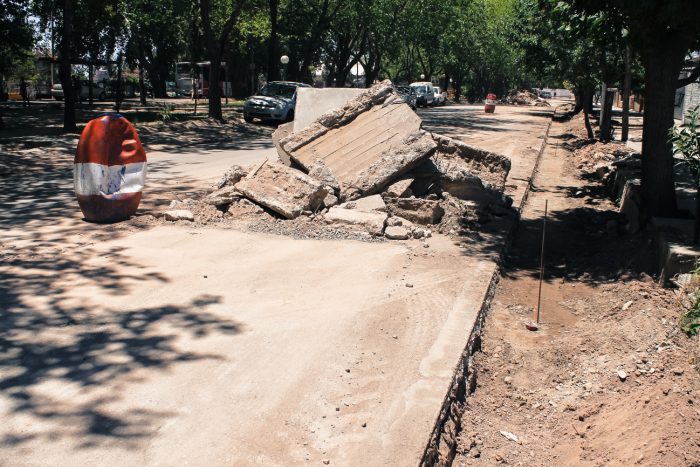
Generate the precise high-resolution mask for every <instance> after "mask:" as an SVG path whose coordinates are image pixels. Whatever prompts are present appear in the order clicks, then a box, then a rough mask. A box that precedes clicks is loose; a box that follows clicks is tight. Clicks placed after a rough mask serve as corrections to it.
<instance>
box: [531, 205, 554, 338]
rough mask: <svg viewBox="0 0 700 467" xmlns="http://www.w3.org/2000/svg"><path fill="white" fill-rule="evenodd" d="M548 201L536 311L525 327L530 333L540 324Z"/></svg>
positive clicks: (545, 206)
mask: <svg viewBox="0 0 700 467" xmlns="http://www.w3.org/2000/svg"><path fill="white" fill-rule="evenodd" d="M548 201H549V200H544V219H543V220H542V248H541V250H540V287H539V290H538V292H537V309H536V310H535V320H534V322H533V321H529V322H528V323H526V324H525V327H526V328H527V329H529V330H530V331H537V330H538V329H539V327H540V326H539V324H540V305H541V303H542V281H543V280H544V241H545V237H546V233H547V204H548Z"/></svg>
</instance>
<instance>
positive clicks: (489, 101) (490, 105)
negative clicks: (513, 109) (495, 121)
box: [484, 92, 496, 114]
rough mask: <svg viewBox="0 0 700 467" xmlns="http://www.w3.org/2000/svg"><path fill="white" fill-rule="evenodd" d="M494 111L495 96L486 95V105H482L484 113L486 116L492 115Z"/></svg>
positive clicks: (491, 94)
mask: <svg viewBox="0 0 700 467" xmlns="http://www.w3.org/2000/svg"><path fill="white" fill-rule="evenodd" d="M495 110H496V95H495V94H494V93H492V92H490V93H488V94H487V95H486V104H485V105H484V112H486V113H487V114H492V113H493V112H494V111H495Z"/></svg>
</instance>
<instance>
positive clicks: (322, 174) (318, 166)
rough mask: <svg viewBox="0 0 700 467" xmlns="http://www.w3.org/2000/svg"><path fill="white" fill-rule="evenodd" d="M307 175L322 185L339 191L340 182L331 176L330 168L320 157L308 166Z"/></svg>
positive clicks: (336, 191)
mask: <svg viewBox="0 0 700 467" xmlns="http://www.w3.org/2000/svg"><path fill="white" fill-rule="evenodd" d="M309 177H312V178H315V179H316V180H318V181H319V182H321V183H323V184H324V185H326V186H329V187H331V188H333V192H335V193H338V192H340V183H338V180H336V178H335V177H334V176H333V172H331V169H329V168H328V167H327V166H326V164H324V162H323V161H322V160H321V159H318V160H317V161H316V162H314V163H313V164H312V165H311V167H309Z"/></svg>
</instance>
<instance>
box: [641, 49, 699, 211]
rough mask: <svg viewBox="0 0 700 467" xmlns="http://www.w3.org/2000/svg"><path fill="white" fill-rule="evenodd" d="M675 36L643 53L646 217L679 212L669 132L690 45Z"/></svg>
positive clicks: (643, 152)
mask: <svg viewBox="0 0 700 467" xmlns="http://www.w3.org/2000/svg"><path fill="white" fill-rule="evenodd" d="M674 36H675V35H671V37H664V38H659V40H657V41H653V42H652V41H650V42H649V45H648V46H647V48H646V49H645V50H644V53H643V60H644V70H645V73H644V81H645V96H644V102H645V107H646V109H645V111H644V133H643V139H642V209H643V212H644V214H645V217H646V218H649V217H650V216H661V217H672V216H674V215H675V214H676V191H675V183H674V174H673V153H672V148H671V143H670V142H669V140H668V132H669V130H670V129H671V127H672V126H673V109H674V100H675V95H676V85H677V82H678V76H679V75H680V71H681V68H682V67H683V61H684V58H685V53H686V50H687V47H686V44H685V43H684V42H682V41H678V40H675V39H676V37H674ZM688 45H689V44H688Z"/></svg>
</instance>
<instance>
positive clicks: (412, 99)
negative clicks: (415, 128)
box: [396, 86, 416, 110]
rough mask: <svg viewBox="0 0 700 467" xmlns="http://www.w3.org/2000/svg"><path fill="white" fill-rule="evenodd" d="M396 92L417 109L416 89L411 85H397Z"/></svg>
mask: <svg viewBox="0 0 700 467" xmlns="http://www.w3.org/2000/svg"><path fill="white" fill-rule="evenodd" d="M396 93H397V94H398V95H399V96H401V98H402V99H403V100H404V102H406V104H408V106H409V107H411V108H412V109H414V110H415V108H416V91H415V89H413V88H412V87H411V86H396Z"/></svg>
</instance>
